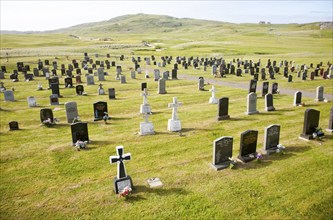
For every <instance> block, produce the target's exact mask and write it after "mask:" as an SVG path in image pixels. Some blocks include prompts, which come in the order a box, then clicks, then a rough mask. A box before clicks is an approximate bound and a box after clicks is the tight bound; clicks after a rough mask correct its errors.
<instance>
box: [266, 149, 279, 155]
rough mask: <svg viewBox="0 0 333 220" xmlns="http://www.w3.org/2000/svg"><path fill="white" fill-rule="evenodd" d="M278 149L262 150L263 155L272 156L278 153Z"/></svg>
mask: <svg viewBox="0 0 333 220" xmlns="http://www.w3.org/2000/svg"><path fill="white" fill-rule="evenodd" d="M276 150H277V147H274V148H270V149H262V152H263V154H266V155H270V154H274V153H276Z"/></svg>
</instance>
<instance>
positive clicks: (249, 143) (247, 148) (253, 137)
mask: <svg viewBox="0 0 333 220" xmlns="http://www.w3.org/2000/svg"><path fill="white" fill-rule="evenodd" d="M257 139H258V131H256V130H247V131H245V132H243V133H242V134H241V140H240V150H239V156H238V158H239V159H240V160H241V161H243V162H245V163H247V162H249V161H251V160H254V159H256V157H257Z"/></svg>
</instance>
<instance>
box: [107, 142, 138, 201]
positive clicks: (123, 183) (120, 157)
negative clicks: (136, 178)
mask: <svg viewBox="0 0 333 220" xmlns="http://www.w3.org/2000/svg"><path fill="white" fill-rule="evenodd" d="M116 149H117V156H110V158H109V160H110V164H113V163H117V176H116V177H115V178H114V191H115V193H116V194H118V193H119V192H122V191H123V190H124V189H125V187H129V188H131V189H133V183H132V178H131V177H130V176H129V175H127V173H126V169H125V164H124V162H123V161H125V160H131V158H132V157H131V154H130V153H127V154H124V147H123V146H117V147H116Z"/></svg>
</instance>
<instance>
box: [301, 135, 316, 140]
mask: <svg viewBox="0 0 333 220" xmlns="http://www.w3.org/2000/svg"><path fill="white" fill-rule="evenodd" d="M299 139H302V140H306V141H309V140H312V139H313V136H312V135H310V134H301V135H300V136H299Z"/></svg>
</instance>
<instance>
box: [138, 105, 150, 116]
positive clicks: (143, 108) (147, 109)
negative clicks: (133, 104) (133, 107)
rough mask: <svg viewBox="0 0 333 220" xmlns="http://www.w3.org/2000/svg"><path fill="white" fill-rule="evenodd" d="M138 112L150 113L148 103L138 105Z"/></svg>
mask: <svg viewBox="0 0 333 220" xmlns="http://www.w3.org/2000/svg"><path fill="white" fill-rule="evenodd" d="M140 113H141V114H151V109H150V105H144V104H141V105H140Z"/></svg>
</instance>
